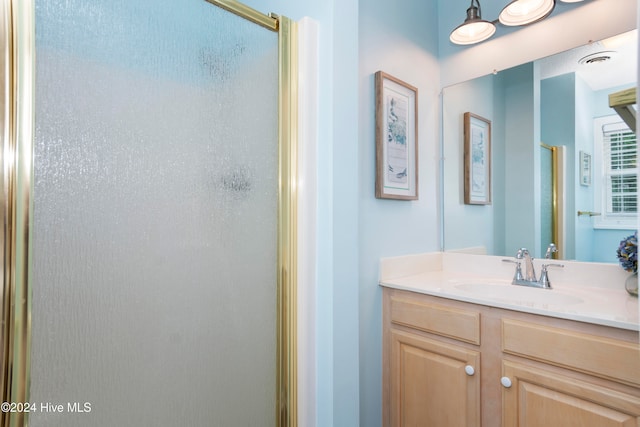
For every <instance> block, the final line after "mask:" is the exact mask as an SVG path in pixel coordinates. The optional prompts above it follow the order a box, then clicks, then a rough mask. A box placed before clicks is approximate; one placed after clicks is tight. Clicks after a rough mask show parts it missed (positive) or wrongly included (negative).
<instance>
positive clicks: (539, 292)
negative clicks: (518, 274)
mask: <svg viewBox="0 0 640 427" xmlns="http://www.w3.org/2000/svg"><path fill="white" fill-rule="evenodd" d="M455 288H456V289H458V290H460V291H463V292H466V293H468V294H470V295H474V296H478V297H485V298H489V299H493V300H499V301H505V302H514V303H518V304H548V305H569V304H578V303H581V302H583V300H582V299H581V298H578V297H575V296H573V295H567V294H562V293H558V292H556V291H554V290H553V289H540V288H529V287H526V286H516V285H497V284H490V283H461V284H458V285H455Z"/></svg>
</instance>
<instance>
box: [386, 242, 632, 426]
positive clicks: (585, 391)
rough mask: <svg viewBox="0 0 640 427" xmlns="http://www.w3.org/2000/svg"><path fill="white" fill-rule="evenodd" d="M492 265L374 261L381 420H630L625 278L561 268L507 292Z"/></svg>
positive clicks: (466, 259)
mask: <svg viewBox="0 0 640 427" xmlns="http://www.w3.org/2000/svg"><path fill="white" fill-rule="evenodd" d="M502 258H504V257H493V256H480V255H465V254H454V253H433V254H423V255H416V256H408V257H399V258H387V259H383V260H382V262H381V270H380V284H381V286H383V365H384V369H383V384H384V385H383V419H384V425H385V426H451V427H454V426H460V427H474V426H483V427H492V426H504V427H512V426H527V427H548V426H563V427H566V426H576V427H578V426H579V427H606V426H625V427H630V426H634V427H637V426H638V425H640V346H639V344H638V299H637V298H634V297H631V296H629V295H627V294H626V292H625V290H624V278H625V272H624V271H623V270H622V269H620V268H619V267H618V266H616V265H607V264H587V263H572V262H563V264H564V265H565V267H564V268H562V269H558V270H553V271H552V272H550V275H551V282H552V287H553V288H552V289H549V290H547V289H534V288H527V287H520V286H515V285H512V284H511V278H510V274H512V273H513V265H512V264H507V263H504V262H502ZM534 262H536V263H538V260H535V261H534ZM537 266H538V268H539V266H540V264H537ZM618 270H619V271H618Z"/></svg>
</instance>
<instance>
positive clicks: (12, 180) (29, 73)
mask: <svg viewBox="0 0 640 427" xmlns="http://www.w3.org/2000/svg"><path fill="white" fill-rule="evenodd" d="M206 1H208V2H209V3H212V4H214V5H216V6H219V7H221V8H223V9H225V10H228V11H230V12H232V13H235V14H236V15H239V16H241V17H243V18H245V19H248V20H249V21H251V22H254V23H256V24H258V25H261V26H263V27H265V28H267V29H269V30H272V31H276V32H278V56H279V60H278V63H279V65H278V67H279V70H278V74H279V81H278V85H279V99H278V164H279V167H278V169H279V170H278V186H279V188H278V241H277V252H278V255H277V259H278V266H277V268H278V273H277V281H278V283H277V289H278V295H277V328H278V331H277V340H278V342H277V353H278V354H277V356H276V361H277V362H276V363H277V373H276V375H277V381H276V387H277V390H276V405H277V406H276V408H275V414H274V416H275V417H276V420H277V421H276V425H277V426H279V427H295V426H297V406H298V405H297V351H296V350H297V324H296V318H297V305H296V299H297V292H296V289H297V179H298V178H297V177H298V170H297V156H298V150H297V144H298V141H297V135H298V128H297V108H298V104H297V97H298V91H297V85H298V81H297V75H298V70H297V63H298V58H297V28H296V24H295V23H294V22H292V21H291V20H290V19H289V18H286V17H283V16H276V15H273V14H271V15H264V14H262V13H260V12H258V11H256V10H254V9H251V8H250V7H248V6H245V5H243V4H242V3H239V2H237V1H235V0H206ZM0 55H1V59H0V84H1V89H0V137H1V144H2V147H1V151H0V153H1V154H0V155H1V161H2V175H0V185H1V187H2V194H1V196H0V207H1V209H2V215H3V227H2V228H1V231H0V233H1V236H0V239H2V243H3V244H2V246H0V252H2V256H3V260H4V261H3V263H2V276H3V282H2V300H1V307H2V327H1V328H0V340H1V342H2V344H1V349H2V351H1V352H0V357H1V358H2V360H1V365H0V366H1V367H2V370H1V371H0V382H1V384H2V402H12V403H14V404H15V406H14V408H12V409H15V410H16V411H15V412H12V411H5V409H6V408H2V411H1V412H0V427H24V426H27V425H28V412H25V411H24V410H22V409H24V407H23V406H22V404H24V403H25V402H29V380H30V375H29V369H30V350H31V288H30V280H29V272H30V268H29V266H30V262H31V256H30V250H31V248H30V245H29V241H30V235H29V232H30V224H31V218H32V200H31V193H32V186H33V138H34V105H35V103H34V91H35V73H34V71H35V70H34V64H35V4H34V0H0ZM10 409H11V408H10ZM18 409H20V410H18Z"/></svg>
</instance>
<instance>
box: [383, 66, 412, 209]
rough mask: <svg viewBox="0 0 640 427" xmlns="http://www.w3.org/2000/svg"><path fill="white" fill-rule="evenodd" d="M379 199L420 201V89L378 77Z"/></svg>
mask: <svg viewBox="0 0 640 427" xmlns="http://www.w3.org/2000/svg"><path fill="white" fill-rule="evenodd" d="M375 97H376V197H377V198H379V199H398V200H417V199H418V124H417V118H418V89H416V88H415V87H413V86H411V85H409V84H407V83H405V82H403V81H402V80H399V79H397V78H395V77H392V76H390V75H389V74H386V73H384V72H382V71H378V72H377V73H376V74H375Z"/></svg>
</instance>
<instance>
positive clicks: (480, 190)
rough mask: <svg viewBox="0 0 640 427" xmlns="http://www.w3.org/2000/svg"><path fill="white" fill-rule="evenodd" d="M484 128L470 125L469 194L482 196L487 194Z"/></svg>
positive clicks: (485, 136)
mask: <svg viewBox="0 0 640 427" xmlns="http://www.w3.org/2000/svg"><path fill="white" fill-rule="evenodd" d="M486 138H487V135H486V133H485V129H484V128H481V127H478V126H472V127H471V195H472V197H473V196H479V197H484V196H485V195H486V194H487V183H486V176H487V162H486V158H485V156H486V153H487V151H486Z"/></svg>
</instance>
